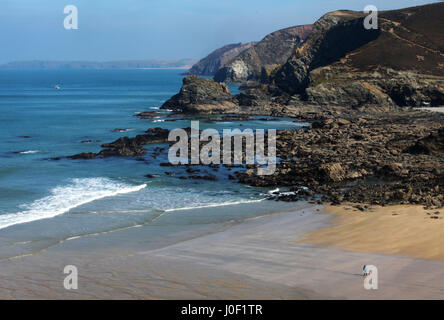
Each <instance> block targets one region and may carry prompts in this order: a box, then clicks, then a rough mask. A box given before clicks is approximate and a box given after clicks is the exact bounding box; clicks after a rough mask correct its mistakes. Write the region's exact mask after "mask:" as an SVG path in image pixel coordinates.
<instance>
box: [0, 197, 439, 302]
mask: <svg viewBox="0 0 444 320" xmlns="http://www.w3.org/2000/svg"><path fill="white" fill-rule="evenodd" d="M322 210H323V207H322V206H316V205H310V204H308V203H307V204H306V205H305V206H301V207H299V208H295V209H294V210H291V211H287V212H275V213H271V214H267V215H264V216H260V217H256V218H252V219H247V220H245V221H242V222H240V223H235V224H231V225H226V226H225V227H223V228H220V229H218V230H214V231H212V232H210V233H206V234H200V235H198V236H197V237H194V238H189V239H184V240H183V241H180V242H176V243H172V244H168V245H166V246H163V247H160V248H153V249H151V250H148V251H145V250H141V249H140V248H139V249H138V250H137V251H136V252H130V251H128V250H125V249H124V248H123V247H115V246H113V245H112V243H111V242H110V241H109V239H110V237H111V238H112V237H115V238H116V239H120V240H119V241H125V239H126V240H128V237H133V238H134V237H135V238H136V239H137V237H140V236H141V234H143V233H146V232H147V230H144V229H143V228H138V230H136V231H134V230H132V231H122V232H119V233H116V234H113V235H102V236H97V237H91V238H84V239H78V240H73V241H70V242H67V243H63V244H61V245H59V246H56V247H54V248H51V249H49V250H47V251H45V252H42V253H40V254H38V255H34V256H28V257H23V258H21V259H16V260H12V261H2V262H0V288H2V289H0V298H6V299H13V298H15V299H24V298H31V299H41V298H52V299H62V298H63V299H104V298H105V299H331V298H333V299H442V298H444V291H443V289H442V288H444V279H439V278H438V279H432V278H431V277H430V275H433V274H439V273H440V270H442V268H443V267H444V261H438V260H424V259H417V258H409V257H402V256H396V255H389V254H379V253H365V252H352V251H347V250H340V249H335V248H328V247H327V248H325V247H319V246H316V245H313V244H310V243H305V242H301V241H300V240H301V239H303V237H304V235H306V234H307V233H310V232H318V231H319V230H323V229H324V228H328V226H329V225H330V224H331V222H332V220H333V216H331V215H328V214H320V212H322ZM209 212H210V211H209ZM333 221H334V220H333ZM139 241H141V239H140V238H139ZM109 250H111V251H109ZM99 252H100V254H98V253H99ZM68 264H73V265H76V266H77V267H78V268H79V289H78V290H71V291H68V290H65V289H64V288H63V285H62V283H63V277H64V275H63V273H62V271H61V270H63V266H65V265H68ZM364 264H373V265H376V266H377V267H378V269H379V273H380V280H379V283H380V287H381V290H365V289H364V288H363V283H362V276H361V272H362V265H364ZM424 270H427V272H424Z"/></svg>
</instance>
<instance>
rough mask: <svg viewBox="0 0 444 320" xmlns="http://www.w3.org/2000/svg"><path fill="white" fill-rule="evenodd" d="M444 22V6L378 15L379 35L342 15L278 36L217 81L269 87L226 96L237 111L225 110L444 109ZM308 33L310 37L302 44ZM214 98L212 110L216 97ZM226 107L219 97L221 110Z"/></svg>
mask: <svg viewBox="0 0 444 320" xmlns="http://www.w3.org/2000/svg"><path fill="white" fill-rule="evenodd" d="M443 16H444V3H435V4H430V5H425V6H419V7H412V8H406V9H401V10H393V11H385V12H379V19H378V21H379V23H378V29H375V30H374V29H371V30H367V29H365V28H364V19H365V15H364V14H363V13H362V12H353V11H336V12H331V13H328V14H326V15H324V16H323V17H322V18H321V19H319V20H318V21H317V22H316V23H315V24H314V26H313V27H311V26H310V27H298V28H296V29H295V28H289V29H285V30H281V31H278V32H276V33H273V34H271V35H269V36H267V37H266V38H265V39H264V40H263V41H261V42H260V43H258V44H256V45H255V46H254V47H252V48H250V49H247V50H245V51H244V52H242V53H241V54H240V55H239V56H237V57H236V58H235V59H234V60H233V61H231V62H229V63H228V64H227V65H226V66H225V67H223V68H222V69H220V70H219V71H218V72H217V73H216V75H215V80H218V81H245V80H256V81H257V80H258V78H259V79H260V81H261V82H262V83H261V84H260V85H258V84H257V83H256V84H255V83H254V82H251V83H250V84H252V85H250V84H249V85H246V86H244V87H245V88H249V89H248V90H246V91H244V92H242V93H241V94H239V95H237V96H231V95H227V96H226V101H227V104H225V106H228V105H231V106H233V107H232V108H231V109H229V108H225V109H220V110H223V112H237V111H239V110H240V111H242V112H244V113H248V112H250V113H256V114H275V115H287V116H288V115H290V116H291V115H292V114H293V116H295V115H294V113H298V112H299V111H298V110H302V109H301V108H305V110H306V109H307V108H308V109H310V108H311V109H314V108H316V109H317V110H318V112H319V111H321V112H323V111H326V110H328V108H330V107H332V108H341V109H342V110H350V109H357V111H364V110H366V111H369V112H370V111H372V112H373V111H387V110H391V109H392V108H393V107H406V106H407V107H420V106H440V105H441V106H442V105H444V54H443V49H444V19H442V17H443ZM303 30H305V31H304V32H305V35H307V34H308V30H311V32H310V36H309V37H308V38H307V39H306V41H305V42H304V43H303V44H302V42H301V41H302V38H303V37H302V34H301V32H302V31H303ZM295 32H298V34H299V35H300V36H301V37H299V36H296V35H295ZM290 35H291V36H290ZM289 38H291V39H292V40H291V41H286V40H285V39H287V40H288V39H289ZM295 39H296V40H295ZM285 44H288V46H286V45H285ZM290 47H291V48H290ZM278 53H279V54H278ZM286 55H289V58H288V59H287V58H285V56H286ZM274 63H276V64H274ZM279 63H280V64H279ZM193 82H196V80H193ZM207 98H208V99H206V104H207V105H208V101H209V100H212V99H213V98H214V97H212V96H211V95H208V96H207ZM223 99H225V98H224V97H223V96H220V95H219V96H217V99H216V102H217V104H218V105H220V104H221V101H222V100H223ZM195 105H196V104H194V107H193V109H194V110H196V107H195ZM209 105H211V103H210V104H209ZM200 112H206V111H205V108H204V107H202V108H200ZM208 112H214V109H211V110H209V111H208ZM304 112H305V111H304Z"/></svg>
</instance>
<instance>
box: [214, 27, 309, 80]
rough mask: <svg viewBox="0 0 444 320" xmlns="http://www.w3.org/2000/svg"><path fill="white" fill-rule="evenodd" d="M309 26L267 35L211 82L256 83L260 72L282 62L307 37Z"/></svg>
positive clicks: (219, 71)
mask: <svg viewBox="0 0 444 320" xmlns="http://www.w3.org/2000/svg"><path fill="white" fill-rule="evenodd" d="M311 29H312V25H304V26H296V27H291V28H286V29H282V30H279V31H276V32H273V33H271V34H269V35H267V36H266V37H265V38H264V39H262V40H261V41H259V42H258V43H257V44H255V45H254V46H252V47H251V48H249V49H247V50H245V51H243V52H242V53H240V54H239V55H237V56H236V57H235V58H234V59H232V60H231V61H229V62H227V63H226V64H225V65H224V66H223V67H222V68H220V69H219V70H218V71H217V72H216V74H215V76H214V79H215V80H216V81H218V82H242V81H246V80H258V79H260V78H261V76H262V75H263V73H265V74H267V73H269V72H270V71H271V70H273V69H274V68H276V67H278V66H279V65H281V64H283V63H285V62H286V61H287V59H288V58H289V57H290V56H291V55H292V54H294V52H295V50H296V48H298V47H299V46H300V45H301V44H302V43H303V42H304V40H305V39H306V38H307V37H308V35H309V34H310V31H311Z"/></svg>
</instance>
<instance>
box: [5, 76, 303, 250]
mask: <svg viewBox="0 0 444 320" xmlns="http://www.w3.org/2000/svg"><path fill="white" fill-rule="evenodd" d="M181 72H183V70H149V69H140V70H27V71H24V70H1V71H0V246H1V245H2V244H3V245H4V246H5V247H6V244H7V243H9V242H8V241H10V240H11V238H14V241H21V240H23V241H24V242H23V243H27V242H26V241H30V242H32V241H37V240H38V241H40V242H41V241H43V240H45V241H49V242H50V241H53V240H54V239H55V240H54V241H56V240H57V241H58V240H60V239H67V238H69V237H79V236H82V235H85V234H94V233H100V232H108V231H110V230H118V229H120V228H127V227H132V226H137V225H143V224H146V223H150V222H151V221H154V220H156V219H158V218H159V216H163V219H166V215H165V213H169V215H168V219H169V220H168V219H166V220H165V221H170V223H171V221H173V222H174V219H176V218H175V215H174V214H173V213H174V212H182V213H183V212H188V213H189V214H187V215H186V217H187V219H185V220H183V217H184V215H183V214H182V215H181V216H180V219H179V218H177V219H178V220H177V221H179V220H181V219H182V220H183V221H185V222H181V223H186V224H193V223H196V221H200V222H202V221H203V222H205V223H209V222H214V221H219V220H230V219H241V218H245V217H249V216H254V215H257V214H260V213H261V212H260V210H259V211H258V210H257V209H255V210H232V209H228V208H229V207H230V206H231V205H232V204H235V203H249V202H251V203H255V202H256V201H258V202H259V201H261V199H263V198H264V196H263V192H266V191H264V190H261V189H257V188H251V187H249V186H244V185H239V184H236V183H234V182H233V181H230V180H229V179H227V178H226V176H227V174H226V173H227V172H218V171H214V170H213V169H211V168H206V167H202V168H200V172H199V173H200V174H215V175H217V176H218V177H219V180H218V181H204V180H181V179H178V177H179V176H181V175H186V173H185V168H171V167H161V166H159V163H160V162H167V155H166V154H164V155H162V156H161V157H159V158H157V159H153V158H152V157H151V156H150V152H148V153H147V154H146V156H145V161H135V160H134V159H132V158H116V157H112V158H106V159H94V160H69V159H63V158H62V159H61V160H59V161H55V160H50V158H54V157H65V156H68V155H73V154H76V153H80V152H98V151H100V149H101V148H100V145H101V144H103V143H106V142H111V141H114V140H115V139H118V138H119V137H123V136H130V137H132V136H135V135H137V134H141V133H144V131H146V130H147V129H148V128H150V127H163V128H184V127H188V126H190V122H189V121H184V120H181V121H175V122H163V120H164V119H163V118H157V119H155V120H154V121H152V120H143V119H139V118H137V117H135V116H134V115H135V114H136V113H138V112H141V111H157V110H158V109H159V107H160V106H161V105H162V103H163V102H164V101H165V100H166V99H168V98H169V97H171V96H172V95H173V94H175V93H177V92H178V91H179V89H180V87H181V83H182V78H183V76H182V75H180V73H181ZM56 85H58V86H59V87H60V89H56V88H55V86H56ZM231 90H232V91H234V92H236V91H237V89H236V88H235V87H231ZM241 125H242V127H240V126H241ZM298 126H300V124H298V123H294V122H292V121H291V119H279V120H276V121H259V120H258V121H249V122H247V123H241V122H213V123H207V122H204V121H202V122H201V125H200V127H201V129H205V128H210V127H211V128H216V129H219V130H220V129H222V128H236V127H239V128H246V127H249V128H253V129H255V128H264V129H268V128H275V129H281V128H295V127H298ZM116 128H125V129H128V131H126V132H114V131H113V130H114V129H116ZM157 146H159V145H157ZM155 147H156V145H153V146H149V147H147V148H148V150H150V149H152V148H155ZM221 170H226V169H224V168H222V169H221ZM165 171H171V172H173V174H172V175H171V176H167V175H165ZM146 174H158V175H159V177H158V178H153V179H148V178H146V177H145V175H146ZM221 205H223V206H221ZM219 206H221V207H225V208H227V209H225V210H219V211H218V212H219V213H217V214H216V213H215V214H212V212H216V211H214V210H213V209H208V210H206V211H205V212H203V211H200V213H199V216H197V214H194V215H193V214H192V212H194V211H193V209H192V208H199V207H200V208H202V207H203V208H217V207H219ZM267 206H268V207H269V205H265V206H264V205H261V207H264V208H266V207H267ZM190 208H191V209H190ZM264 210H265V209H264ZM182 220H181V221H182ZM30 230H31V231H30ZM30 233H32V234H33V235H32V237H31V235H30ZM2 241H3V242H2ZM5 247H3V248H5ZM0 249H1V248H0ZM6 256H8V254H6ZM0 258H1V256H0Z"/></svg>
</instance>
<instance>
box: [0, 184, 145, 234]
mask: <svg viewBox="0 0 444 320" xmlns="http://www.w3.org/2000/svg"><path fill="white" fill-rule="evenodd" d="M145 187H146V184H142V185H138V186H131V185H127V184H123V183H119V182H116V181H112V180H110V179H107V178H82V179H72V180H71V181H70V183H69V184H68V185H65V186H58V187H55V188H54V189H52V190H51V194H50V195H49V196H47V197H44V198H41V199H38V200H36V201H34V202H32V203H31V204H28V205H23V209H24V210H23V211H20V212H16V213H8V214H4V215H0V229H4V228H7V227H9V226H12V225H16V224H21V223H26V222H31V221H36V220H40V219H48V218H53V217H55V216H58V215H60V214H63V213H66V212H68V211H69V210H71V209H73V208H75V207H78V206H81V205H83V204H86V203H88V202H92V201H94V200H98V199H102V198H106V197H112V196H116V195H119V194H124V193H130V192H135V191H139V190H141V189H143V188H145Z"/></svg>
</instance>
